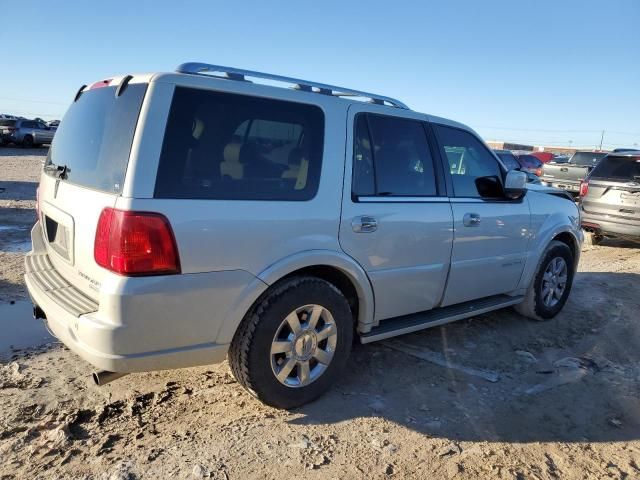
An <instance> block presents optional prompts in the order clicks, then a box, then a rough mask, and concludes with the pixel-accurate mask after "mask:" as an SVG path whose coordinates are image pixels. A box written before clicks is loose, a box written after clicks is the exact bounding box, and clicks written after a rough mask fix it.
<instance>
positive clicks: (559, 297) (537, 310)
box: [514, 240, 574, 321]
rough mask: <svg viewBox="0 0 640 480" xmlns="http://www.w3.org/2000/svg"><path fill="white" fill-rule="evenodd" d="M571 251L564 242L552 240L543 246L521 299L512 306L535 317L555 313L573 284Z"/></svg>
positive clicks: (537, 318) (548, 316)
mask: <svg viewBox="0 0 640 480" xmlns="http://www.w3.org/2000/svg"><path fill="white" fill-rule="evenodd" d="M573 261H574V260H573V254H572V253H571V249H570V248H569V247H568V246H567V244H565V243H562V242H559V241H557V240H553V241H552V242H551V243H549V245H548V246H547V249H546V250H545V252H544V253H543V255H542V260H541V262H540V264H539V265H538V270H537V271H536V273H535V276H534V277H533V282H531V285H530V286H529V289H528V290H527V293H526V295H525V299H524V301H523V302H522V303H520V304H518V305H516V306H515V307H514V308H515V310H516V311H517V312H518V313H519V314H520V315H524V316H525V317H527V318H530V319H532V320H538V321H545V320H550V319H551V318H553V317H555V316H556V315H557V314H558V313H559V312H560V310H562V307H564V304H565V303H567V298H569V293H570V292H571V285H572V284H573V275H574V264H573Z"/></svg>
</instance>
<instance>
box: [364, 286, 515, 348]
mask: <svg viewBox="0 0 640 480" xmlns="http://www.w3.org/2000/svg"><path fill="white" fill-rule="evenodd" d="M523 299H524V297H523V296H517V297H510V296H509V295H494V296H492V297H487V298H482V299H480V300H472V301H470V302H464V303H460V304H458V305H451V306H449V307H441V308H435V309H433V310H429V311H427V312H421V313H414V314H412V315H405V316H403V317H397V318H390V319H387V320H383V321H382V322H381V323H380V325H379V326H377V327H375V328H373V329H372V330H371V331H370V332H368V333H365V334H362V335H360V342H361V343H371V342H376V341H378V340H384V339H385V338H390V337H396V336H398V335H404V334H405V333H411V332H417V331H418V330H423V329H425V328H431V327H437V326H438V325H443V324H445V323H450V322H455V321H456V320H462V319H463V318H469V317H473V316H475V315H480V314H481V313H486V312H490V311H492V310H498V309H500V308H504V307H509V306H511V305H516V304H517V303H520V302H522V300H523Z"/></svg>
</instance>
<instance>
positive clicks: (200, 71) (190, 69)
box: [176, 62, 409, 110]
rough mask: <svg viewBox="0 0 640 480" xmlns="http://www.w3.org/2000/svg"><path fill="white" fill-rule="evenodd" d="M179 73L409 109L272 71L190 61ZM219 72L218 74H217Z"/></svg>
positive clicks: (377, 97) (393, 101) (388, 99)
mask: <svg viewBox="0 0 640 480" xmlns="http://www.w3.org/2000/svg"><path fill="white" fill-rule="evenodd" d="M176 72H178V73H189V74H194V75H211V76H214V77H219V78H226V79H229V80H238V81H249V80H247V79H246V77H252V78H261V79H264V80H272V81H276V82H282V83H288V84H292V85H293V88H295V89H297V90H301V91H304V92H314V93H321V94H324V95H331V96H334V97H361V98H368V99H369V102H371V103H375V104H377V105H390V106H392V107H396V108H403V109H406V110H409V107H407V106H406V105H405V104H404V103H402V102H401V101H400V100H396V99H395V98H391V97H384V96H382V95H376V94H374V93H367V92H361V91H359V90H352V89H350V88H343V87H336V86H335V85H326V84H324V83H317V82H309V81H307V80H300V79H299V78H291V77H283V76H281V75H273V74H271V73H262V72H254V71H251V70H242V69H239V68H233V67H223V66H221V65H210V64H208V63H197V62H189V63H183V64H182V65H180V66H178V68H177V69H176ZM216 74H217V75H216Z"/></svg>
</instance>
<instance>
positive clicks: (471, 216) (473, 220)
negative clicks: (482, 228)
mask: <svg viewBox="0 0 640 480" xmlns="http://www.w3.org/2000/svg"><path fill="white" fill-rule="evenodd" d="M462 224H463V225H464V226H465V227H477V226H479V225H480V215H478V214H477V213H465V214H464V217H462Z"/></svg>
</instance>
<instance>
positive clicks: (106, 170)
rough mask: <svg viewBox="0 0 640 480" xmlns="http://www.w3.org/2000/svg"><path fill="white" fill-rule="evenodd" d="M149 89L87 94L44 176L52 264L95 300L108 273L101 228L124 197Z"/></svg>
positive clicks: (43, 209) (70, 116) (68, 118)
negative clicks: (98, 251) (98, 247)
mask: <svg viewBox="0 0 640 480" xmlns="http://www.w3.org/2000/svg"><path fill="white" fill-rule="evenodd" d="M107 85H108V84H107ZM146 87H147V85H146V84H145V83H139V84H131V85H129V86H128V87H127V88H126V89H124V90H123V91H122V92H121V94H120V95H119V96H117V97H116V95H115V91H116V86H113V87H111V86H105V87H102V88H96V89H89V90H87V91H85V92H83V93H82V95H81V96H80V97H79V99H77V100H76V101H75V102H74V103H73V104H72V105H71V106H70V108H69V110H68V112H67V114H66V115H65V117H64V119H63V120H62V122H61V124H60V127H59V128H58V130H57V132H56V136H55V138H54V140H53V143H52V145H51V149H50V151H49V155H48V157H47V161H46V163H45V166H44V171H43V173H42V176H41V180H40V187H39V192H38V199H39V208H40V217H39V220H40V225H41V227H42V237H43V240H44V244H45V247H46V251H47V254H48V256H49V259H50V261H51V263H52V265H53V267H54V268H55V269H56V270H57V271H58V273H59V274H60V275H61V276H62V277H63V278H64V280H66V282H69V283H70V284H71V285H72V286H74V287H76V288H77V289H78V290H80V291H81V292H82V293H84V294H85V295H87V296H88V297H90V298H93V299H97V298H98V291H99V288H100V284H101V281H102V279H103V277H104V275H105V273H106V270H104V269H103V268H102V267H100V266H98V265H97V264H96V262H95V260H94V257H93V246H94V239H95V232H96V226H97V222H98V218H99V217H100V212H101V211H102V210H103V209H104V208H105V207H114V206H115V203H116V200H117V198H118V196H120V193H121V192H122V186H123V183H124V177H125V174H126V169H127V164H128V161H129V155H130V152H131V143H132V141H133V136H134V132H135V128H136V124H137V119H138V115H139V113H140V108H141V105H142V101H143V99H144V95H145V92H146Z"/></svg>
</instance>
